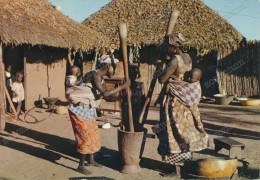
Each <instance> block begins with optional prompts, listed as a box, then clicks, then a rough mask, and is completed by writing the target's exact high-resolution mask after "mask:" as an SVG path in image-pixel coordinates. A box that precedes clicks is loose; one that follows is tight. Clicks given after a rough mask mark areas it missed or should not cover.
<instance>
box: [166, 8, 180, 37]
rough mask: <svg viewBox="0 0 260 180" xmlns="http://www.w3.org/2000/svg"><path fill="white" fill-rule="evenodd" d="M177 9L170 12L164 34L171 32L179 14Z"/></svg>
mask: <svg viewBox="0 0 260 180" xmlns="http://www.w3.org/2000/svg"><path fill="white" fill-rule="evenodd" d="M179 13H180V12H179V11H178V10H173V11H172V13H171V17H170V19H169V23H168V27H167V32H166V35H170V34H172V32H173V29H174V26H175V24H176V22H177V18H178V16H179Z"/></svg>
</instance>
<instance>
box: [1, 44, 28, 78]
mask: <svg viewBox="0 0 260 180" xmlns="http://www.w3.org/2000/svg"><path fill="white" fill-rule="evenodd" d="M3 50H4V53H3V56H4V64H5V68H7V66H9V65H11V66H12V75H15V74H16V73H17V72H22V73H23V70H24V63H23V57H24V56H23V47H22V46H15V47H10V46H5V47H4V48H3Z"/></svg>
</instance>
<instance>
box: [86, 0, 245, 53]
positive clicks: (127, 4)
mask: <svg viewBox="0 0 260 180" xmlns="http://www.w3.org/2000/svg"><path fill="white" fill-rule="evenodd" d="M172 9H177V10H179V11H180V15H179V17H178V20H177V24H176V26H175V30H174V31H175V32H181V33H183V34H184V35H185V36H186V37H187V39H188V40H189V42H188V43H187V44H188V45H191V46H194V47H196V48H197V49H198V50H201V51H202V52H203V51H204V53H205V52H206V51H209V50H224V49H226V48H230V49H236V47H237V46H238V44H239V42H240V41H241V40H242V35H241V34H240V33H239V32H237V31H236V30H235V29H234V28H233V27H232V26H231V25H230V24H229V23H227V22H226V21H225V20H224V19H223V18H222V17H220V16H219V15H218V14H217V13H216V12H214V11H213V10H212V9H210V8H209V7H207V6H206V5H205V4H204V3H203V2H202V1H200V0H113V1H112V2H110V3H109V4H107V5H106V6H104V7H103V8H102V9H100V10H99V11H98V12H96V13H95V14H93V15H91V16H90V17H89V18H88V19H86V20H85V21H84V22H83V24H85V25H86V26H88V27H91V28H92V29H94V30H96V31H99V32H102V33H103V34H105V35H107V36H108V37H109V38H110V39H111V40H112V41H113V42H114V43H116V44H119V38H118V28H117V25H118V23H119V22H126V23H127V26H128V43H129V44H130V45H140V44H142V45H149V44H159V43H161V41H162V39H163V37H164V35H165V32H166V28H167V24H168V21H169V17H170V13H171V11H172Z"/></svg>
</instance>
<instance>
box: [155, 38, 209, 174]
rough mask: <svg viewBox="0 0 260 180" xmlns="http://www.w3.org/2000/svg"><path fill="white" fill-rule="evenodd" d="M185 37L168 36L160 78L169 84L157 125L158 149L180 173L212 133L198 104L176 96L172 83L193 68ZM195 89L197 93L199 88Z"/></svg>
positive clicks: (165, 42)
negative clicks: (205, 129) (187, 102)
mask: <svg viewBox="0 0 260 180" xmlns="http://www.w3.org/2000/svg"><path fill="white" fill-rule="evenodd" d="M184 40H185V39H184V37H183V36H182V35H181V34H180V33H178V34H175V35H173V36H166V37H165V41H164V45H165V47H166V54H167V56H168V58H170V61H169V63H168V65H167V67H166V70H164V71H162V64H161V65H160V70H161V72H163V73H162V74H161V75H160V77H159V82H160V83H164V84H165V87H166V88H163V89H162V91H163V93H162V94H163V96H161V99H160V100H159V102H160V103H161V107H160V127H159V128H158V129H154V130H155V131H156V133H157V135H158V138H159V141H160V142H159V146H158V153H159V154H160V155H161V156H162V159H163V161H165V162H167V163H170V164H174V165H175V166H176V172H177V176H180V175H181V169H182V168H181V167H182V166H183V165H184V162H185V160H188V159H190V158H191V152H194V151H200V150H202V149H205V148H206V147H207V142H208V135H207V134H206V132H205V131H204V128H203V125H202V122H201V119H200V114H199V110H198V106H197V105H193V106H192V107H190V106H188V105H187V104H185V102H184V101H181V99H180V98H178V97H176V91H178V89H176V86H173V85H171V83H174V81H184V77H185V74H187V73H188V72H189V71H190V70H191V68H192V60H191V58H190V56H189V55H188V54H187V53H184V52H183V49H182V46H183V41H184ZM198 83H199V82H198ZM172 88H175V89H172ZM193 90H195V94H196V89H192V91H193ZM180 91H181V90H180ZM174 92H175V93H174ZM180 93H181V92H180ZM177 94H178V92H177ZM193 95H194V94H193ZM185 96H188V95H187V94H186V95H185ZM191 96H192V94H189V99H190V101H194V100H193V98H195V99H196V97H197V95H194V97H191ZM199 97H200V96H199ZM169 175H176V174H173V173H171V174H169Z"/></svg>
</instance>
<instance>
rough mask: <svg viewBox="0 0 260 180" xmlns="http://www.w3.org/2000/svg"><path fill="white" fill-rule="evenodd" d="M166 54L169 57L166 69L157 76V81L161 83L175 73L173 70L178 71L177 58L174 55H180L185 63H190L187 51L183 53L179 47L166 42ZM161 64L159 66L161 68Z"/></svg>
mask: <svg viewBox="0 0 260 180" xmlns="http://www.w3.org/2000/svg"><path fill="white" fill-rule="evenodd" d="M166 47H167V55H168V56H169V57H170V62H169V64H168V68H167V71H164V72H163V73H162V75H161V76H160V77H159V78H158V80H159V82H160V83H161V84H163V83H165V82H167V81H168V80H169V79H170V77H171V76H172V75H173V74H175V72H178V59H177V58H176V57H175V56H174V55H176V54H177V55H180V56H181V57H182V59H183V61H184V63H185V64H186V65H189V64H191V63H192V60H191V57H190V56H189V54H187V53H183V51H182V49H181V47H175V46H172V45H170V44H169V43H168V44H167V46H166ZM162 65H163V64H161V65H160V66H161V68H162Z"/></svg>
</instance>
